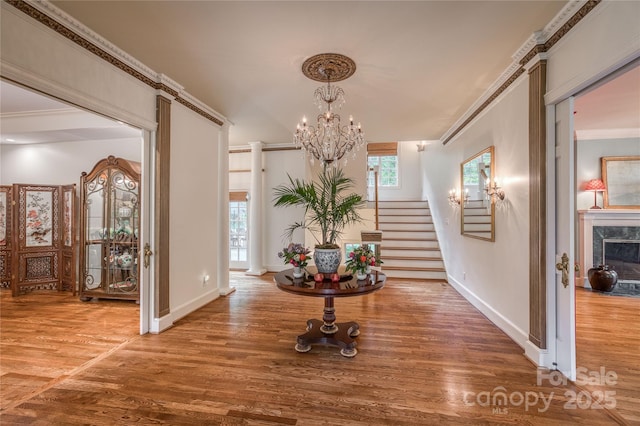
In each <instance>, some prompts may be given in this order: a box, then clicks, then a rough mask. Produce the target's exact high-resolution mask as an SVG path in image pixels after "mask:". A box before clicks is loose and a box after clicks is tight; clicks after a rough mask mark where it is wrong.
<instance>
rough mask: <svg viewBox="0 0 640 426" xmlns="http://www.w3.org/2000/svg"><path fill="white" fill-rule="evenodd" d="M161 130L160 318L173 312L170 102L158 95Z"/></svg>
mask: <svg viewBox="0 0 640 426" xmlns="http://www.w3.org/2000/svg"><path fill="white" fill-rule="evenodd" d="M156 102H157V117H156V118H157V121H158V133H157V137H156V152H155V164H156V173H155V190H156V193H155V196H154V200H155V224H156V227H155V249H154V251H155V253H154V256H155V262H154V265H155V282H154V283H153V285H155V288H156V295H157V296H156V298H155V300H154V303H155V307H154V312H155V314H156V318H161V317H163V316H165V315H168V314H169V313H170V312H171V309H170V305H169V260H170V259H169V247H170V245H169V243H170V242H169V233H170V232H169V230H170V226H169V210H170V203H169V190H170V184H171V181H170V170H171V168H170V164H171V101H170V100H169V99H167V98H166V97H164V96H162V95H158V96H156Z"/></svg>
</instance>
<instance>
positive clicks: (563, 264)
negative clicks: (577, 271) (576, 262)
mask: <svg viewBox="0 0 640 426" xmlns="http://www.w3.org/2000/svg"><path fill="white" fill-rule="evenodd" d="M556 269H557V270H558V271H562V285H564V286H565V287H567V286H568V285H569V256H567V253H562V257H561V258H560V263H556Z"/></svg>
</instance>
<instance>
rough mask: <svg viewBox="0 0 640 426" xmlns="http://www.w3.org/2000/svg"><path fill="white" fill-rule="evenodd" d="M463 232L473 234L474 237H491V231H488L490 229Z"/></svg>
mask: <svg viewBox="0 0 640 426" xmlns="http://www.w3.org/2000/svg"><path fill="white" fill-rule="evenodd" d="M465 234H469V235H473V236H474V237H481V238H491V232H490V231H487V232H479V231H475V232H470V231H465Z"/></svg>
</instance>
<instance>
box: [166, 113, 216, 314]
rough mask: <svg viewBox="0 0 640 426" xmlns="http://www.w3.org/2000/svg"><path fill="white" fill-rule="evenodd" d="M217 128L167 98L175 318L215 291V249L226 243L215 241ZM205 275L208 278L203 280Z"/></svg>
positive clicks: (213, 297) (198, 305)
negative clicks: (169, 111) (169, 106)
mask: <svg viewBox="0 0 640 426" xmlns="http://www.w3.org/2000/svg"><path fill="white" fill-rule="evenodd" d="M218 132H219V127H218V126H217V125H215V124H214V123H212V122H211V121H209V120H207V119H205V118H204V117H201V116H199V115H197V114H194V113H193V112H192V111H191V110H190V109H188V108H187V107H185V106H183V105H182V104H179V103H178V102H172V103H171V175H170V176H171V210H170V230H171V231H170V236H169V238H170V259H171V265H170V276H171V278H170V299H169V300H170V308H171V315H172V318H173V319H174V320H175V319H178V318H180V317H182V316H184V315H186V314H188V313H189V312H191V311H193V310H194V309H197V308H199V307H200V306H202V305H204V304H206V303H208V302H210V301H211V300H213V299H215V298H216V297H218V295H219V293H218V287H217V284H216V279H215V277H216V276H217V268H218V264H217V256H216V253H217V250H218V249H222V248H223V247H227V248H226V249H228V244H227V245H225V244H224V243H223V242H221V241H218V240H219V236H218V231H217V222H218V214H219V212H218V207H217V199H218V198H217V197H218V185H217V173H218V172H217V164H218ZM225 238H227V237H226V236H225ZM227 241H228V238H227ZM224 267H228V265H225V266H224ZM205 275H209V277H210V281H209V282H208V283H206V285H203V277H204V276H205Z"/></svg>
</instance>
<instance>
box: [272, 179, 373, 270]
mask: <svg viewBox="0 0 640 426" xmlns="http://www.w3.org/2000/svg"><path fill="white" fill-rule="evenodd" d="M288 177H289V183H287V184H282V185H279V186H277V187H276V188H274V194H275V197H274V200H273V201H274V205H275V206H276V207H293V206H300V207H304V219H303V220H302V221H301V222H295V223H293V224H291V225H290V226H289V227H288V228H287V229H286V231H285V235H286V236H288V237H289V238H291V237H292V236H293V232H294V231H295V230H296V229H308V230H309V231H310V232H311V234H312V235H313V237H314V238H315V240H316V245H315V250H314V253H313V259H314V262H315V264H316V267H317V268H318V272H320V273H324V274H332V273H335V272H337V271H338V267H339V266H340V261H341V258H342V256H341V252H340V246H339V245H338V244H337V243H336V241H337V239H338V238H339V237H340V235H342V233H343V232H344V230H345V228H346V227H347V226H348V225H352V224H355V223H359V222H361V221H362V217H361V216H360V213H359V212H358V210H359V209H360V208H361V207H363V206H364V203H365V202H364V200H363V199H362V196H361V195H359V194H356V193H354V192H350V191H351V190H352V189H353V186H354V182H353V179H351V178H349V177H346V176H345V175H344V173H343V171H342V170H341V169H338V168H333V167H331V168H329V170H326V169H325V170H324V171H323V173H321V174H320V176H319V178H318V181H317V182H314V181H304V180H301V179H293V178H292V177H291V176H288Z"/></svg>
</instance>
